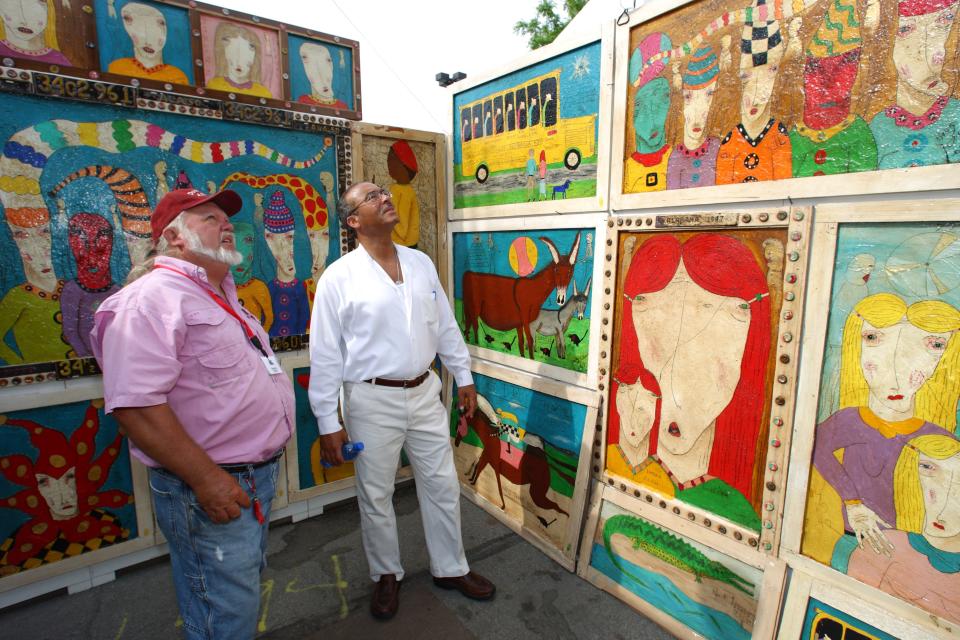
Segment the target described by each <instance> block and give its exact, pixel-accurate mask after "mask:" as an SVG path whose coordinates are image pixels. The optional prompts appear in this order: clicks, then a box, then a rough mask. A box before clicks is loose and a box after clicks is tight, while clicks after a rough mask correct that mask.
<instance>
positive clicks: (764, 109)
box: [740, 46, 784, 122]
mask: <svg viewBox="0 0 960 640" xmlns="http://www.w3.org/2000/svg"><path fill="white" fill-rule="evenodd" d="M783 50H784V48H783V47H782V46H780V47H776V48H774V49H772V50H770V51H769V52H767V56H766V60H767V61H766V63H764V64H761V65H759V66H753V65H752V63H751V57H750V56H746V55H743V56H740V88H741V94H740V118H741V119H742V120H743V121H744V122H752V121H757V120H761V119H762V120H763V121H764V122H765V121H766V120H767V119H769V117H770V115H769V114H770V96H771V95H772V94H773V87H774V84H776V81H777V74H778V73H779V72H780V61H781V60H782V59H783Z"/></svg>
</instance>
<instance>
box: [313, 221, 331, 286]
mask: <svg viewBox="0 0 960 640" xmlns="http://www.w3.org/2000/svg"><path fill="white" fill-rule="evenodd" d="M307 237H308V238H310V253H311V255H312V256H313V262H312V264H311V266H310V273H312V274H313V277H314V278H319V277H320V275H321V274H323V270H324V269H326V267H327V256H328V255H329V254H330V229H329V228H323V229H307Z"/></svg>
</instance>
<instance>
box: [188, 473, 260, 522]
mask: <svg viewBox="0 0 960 640" xmlns="http://www.w3.org/2000/svg"><path fill="white" fill-rule="evenodd" d="M213 469H215V470H214V471H211V472H210V473H209V474H208V475H207V476H205V477H204V479H203V481H202V482H200V483H197V485H196V486H194V487H192V488H193V492H194V493H195V494H196V496H197V502H199V503H200V506H201V507H203V510H204V511H205V512H206V514H207V517H208V518H210V520H212V521H213V522H216V523H217V524H224V523H227V522H230V521H231V520H234V519H236V518H239V517H240V510H241V509H246V508H248V507H249V506H250V496H248V495H247V492H246V491H244V490H243V488H242V487H241V486H240V484H239V483H238V482H237V480H236V478H234V477H233V476H231V475H230V474H229V473H227V472H226V471H224V470H223V469H221V468H220V467H214V468H213Z"/></svg>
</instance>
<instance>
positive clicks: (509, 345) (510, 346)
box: [500, 334, 517, 351]
mask: <svg viewBox="0 0 960 640" xmlns="http://www.w3.org/2000/svg"><path fill="white" fill-rule="evenodd" d="M516 343H517V334H513V342H501V343H500V344H502V345H503V348H504V349H506V350H507V351H510V350H511V349H513V345H515V344H516Z"/></svg>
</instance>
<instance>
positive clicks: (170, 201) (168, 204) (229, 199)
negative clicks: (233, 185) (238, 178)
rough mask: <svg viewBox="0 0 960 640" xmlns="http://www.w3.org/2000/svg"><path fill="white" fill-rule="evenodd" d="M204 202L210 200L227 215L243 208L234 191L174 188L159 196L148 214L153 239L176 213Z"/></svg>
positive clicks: (158, 236)
mask: <svg viewBox="0 0 960 640" xmlns="http://www.w3.org/2000/svg"><path fill="white" fill-rule="evenodd" d="M204 202H212V203H214V204H215V205H217V206H218V207H220V208H221V209H223V212H224V213H225V214H227V215H228V216H232V215H233V214H235V213H237V212H238V211H240V209H242V208H243V200H241V199H240V196H239V195H238V194H237V192H236V191H231V190H230V189H224V190H223V191H218V192H217V193H204V192H202V191H198V190H197V189H174V190H173V191H171V192H169V193H168V194H167V195H165V196H163V197H162V198H160V202H158V203H157V207H156V209H154V210H153V214H152V215H151V216H150V228H151V230H152V231H153V241H154V242H156V241H157V240H159V239H160V234H162V233H163V230H164V229H166V228H167V225H168V224H170V223H171V222H173V220H174V218H176V217H177V216H178V215H180V214H181V213H183V212H184V211H187V210H188V209H193V208H194V207H198V206H200V205H201V204H203V203H204Z"/></svg>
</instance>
